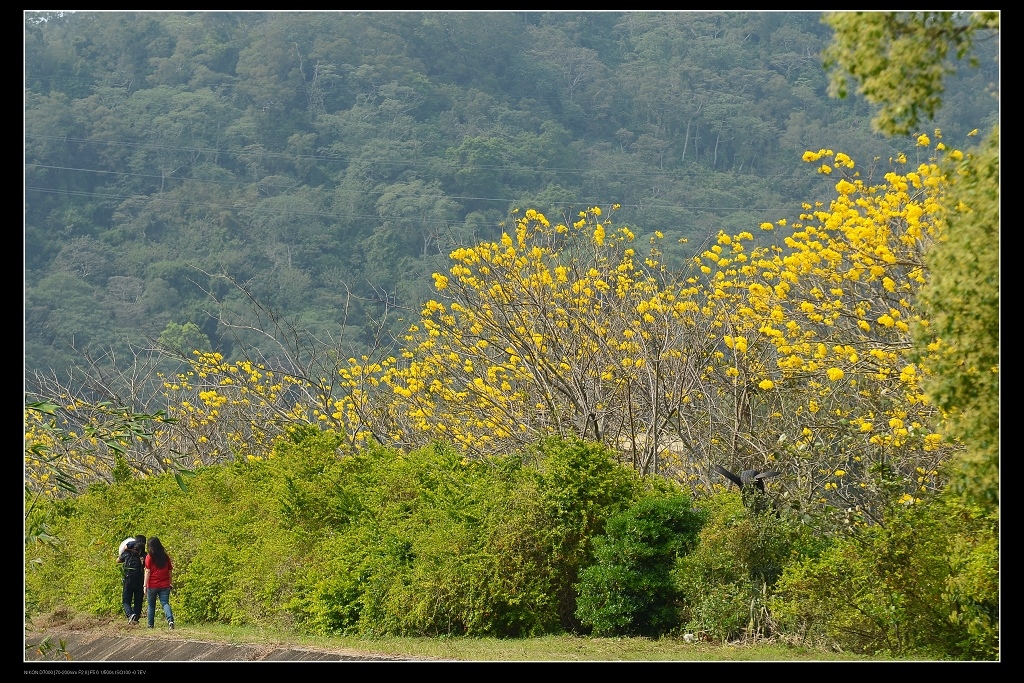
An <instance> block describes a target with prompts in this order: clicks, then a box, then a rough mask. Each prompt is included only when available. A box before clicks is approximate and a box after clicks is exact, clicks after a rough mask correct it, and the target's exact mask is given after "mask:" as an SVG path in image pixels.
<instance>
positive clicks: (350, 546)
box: [25, 428, 651, 636]
mask: <svg viewBox="0 0 1024 683" xmlns="http://www.w3.org/2000/svg"><path fill="white" fill-rule="evenodd" d="M266 455H267V456H268V457H267V458H266V459H264V460H262V461H238V462H235V463H232V464H230V465H224V466H215V467H206V468H199V469H198V470H197V471H196V473H195V476H194V477H191V478H190V479H189V488H188V491H187V492H186V491H183V490H182V489H180V488H179V487H178V485H177V483H176V482H175V480H174V478H173V476H172V475H170V474H167V475H159V476H153V477H148V478H145V479H131V480H128V481H124V482H119V483H115V484H111V485H97V486H95V487H93V488H92V489H91V490H90V491H88V492H87V493H85V494H82V495H80V496H77V497H75V498H73V499H69V500H67V501H49V502H47V503H44V504H42V505H41V506H38V509H36V510H34V511H33V512H32V519H31V523H32V525H33V528H43V526H45V527H46V528H48V529H50V532H51V534H52V535H53V536H56V537H57V538H58V539H59V541H58V542H56V543H54V544H53V545H49V544H47V543H44V542H42V541H38V542H37V541H35V540H33V541H32V545H31V553H30V552H28V550H29V547H28V546H27V547H26V559H25V570H26V587H25V592H26V601H27V603H28V604H30V605H31V606H32V608H33V609H41V610H42V609H50V610H52V609H56V608H59V607H68V608H71V609H74V610H77V611H86V612H91V613H95V614H107V615H114V614H119V613H120V597H121V596H120V587H119V577H120V574H119V572H118V571H117V566H116V564H115V562H114V560H115V557H114V555H115V551H116V548H117V545H118V543H119V542H120V541H121V540H122V539H123V538H125V537H126V536H128V535H135V534H137V533H144V534H146V535H147V536H154V535H155V536H159V537H160V538H161V540H162V541H163V542H164V545H165V546H166V548H167V550H168V553H169V554H170V555H171V557H172V558H173V560H174V565H175V576H174V583H175V587H176V589H177V590H176V591H175V593H174V594H173V595H172V605H173V607H174V609H175V612H176V617H177V619H178V620H180V621H183V622H185V623H187V622H189V621H204V622H209V621H220V622H225V623H231V624H250V625H261V624H267V625H271V624H274V625H280V624H284V625H289V624H295V625H297V626H298V627H299V628H302V629H305V630H308V631H313V632H317V633H352V634H364V635H436V634H453V635H454V634H465V635H492V636H529V635H538V634H542V633H553V632H559V631H563V630H566V629H575V628H577V627H578V625H579V624H578V621H577V620H576V617H575V610H576V597H575V592H574V590H573V586H574V584H575V583H577V582H578V577H579V573H580V571H581V570H583V569H584V568H585V567H587V566H588V565H589V564H591V563H592V562H593V555H592V546H591V539H592V538H593V537H594V536H595V535H597V534H600V533H602V532H603V531H604V525H605V520H606V519H607V518H608V517H609V516H610V515H613V514H615V513H616V512H619V511H621V510H623V509H625V508H627V507H628V506H629V505H631V504H632V503H633V502H634V501H635V500H636V499H637V497H638V496H640V495H641V493H643V492H644V491H645V490H650V488H651V486H650V485H649V484H647V483H644V482H642V481H641V480H640V479H639V478H638V477H637V476H636V475H635V474H634V473H633V472H632V471H631V470H629V469H628V468H627V467H624V466H622V465H619V464H617V463H616V462H614V460H613V459H612V457H611V455H610V453H609V452H608V451H607V450H605V449H603V448H602V447H600V446H597V445H593V444H587V443H584V442H581V441H557V440H553V441H545V442H543V443H541V444H538V446H537V447H536V448H534V449H531V450H529V452H526V453H523V454H521V455H517V456H510V457H507V458H502V459H495V460H486V461H485V460H468V459H466V458H465V457H463V455H461V454H460V453H457V452H455V451H454V450H453V449H451V448H447V447H443V446H437V447H429V448H422V449H419V450H417V451H415V452H412V453H407V454H403V453H399V452H397V451H393V450H390V449H385V448H369V449H367V450H364V451H362V452H358V453H348V452H344V451H343V450H342V449H341V448H340V440H339V439H338V437H337V435H335V434H332V433H330V432H320V431H319V430H316V429H309V428H300V429H297V430H293V431H291V432H289V433H288V434H287V435H286V436H285V437H283V438H282V439H280V440H279V441H278V442H277V443H276V444H275V446H274V450H273V452H272V453H268V454H266ZM32 538H33V539H38V538H41V537H40V536H39V535H38V534H34V535H33V537H32ZM37 560H38V561H37Z"/></svg>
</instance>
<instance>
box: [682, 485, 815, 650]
mask: <svg viewBox="0 0 1024 683" xmlns="http://www.w3.org/2000/svg"><path fill="white" fill-rule="evenodd" d="M701 507H702V508H703V509H704V510H706V512H707V514H708V521H707V523H706V524H705V525H704V527H703V529H702V530H701V532H700V540H699V543H698V544H697V547H696V548H695V549H694V551H693V552H692V553H690V554H688V555H685V556H681V557H680V558H679V560H678V562H677V563H676V566H675V568H674V570H673V576H674V578H675V581H676V582H677V586H678V590H679V593H680V597H681V603H682V619H683V623H684V625H685V628H686V630H688V631H692V632H695V633H703V634H706V635H708V636H711V637H713V638H716V639H719V640H723V641H724V640H730V639H734V638H739V637H741V636H743V635H747V636H757V635H766V634H768V633H769V632H770V630H771V616H770V614H769V612H768V609H767V605H766V600H767V598H768V596H769V595H770V594H771V591H772V587H773V586H774V584H775V582H776V581H777V580H778V578H779V576H780V575H781V574H782V571H783V568H784V567H785V566H786V564H787V562H789V561H790V559H791V555H792V551H793V547H794V544H795V543H796V542H797V540H798V538H799V534H800V533H801V529H800V527H799V526H798V525H796V524H795V523H793V522H790V521H788V520H787V519H785V518H781V517H778V516H776V515H775V514H773V513H767V514H755V513H751V512H750V511H749V510H747V509H746V508H745V507H744V506H743V502H742V499H741V497H740V494H738V493H719V494H717V495H715V496H713V497H712V498H709V499H707V500H704V501H701Z"/></svg>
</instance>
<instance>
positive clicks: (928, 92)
mask: <svg viewBox="0 0 1024 683" xmlns="http://www.w3.org/2000/svg"><path fill="white" fill-rule="evenodd" d="M825 21H826V23H828V24H829V25H830V26H832V28H834V29H835V37H834V38H833V41H832V43H831V44H830V45H829V46H828V47H827V48H826V49H825V52H824V55H823V56H824V63H825V68H826V69H832V74H831V80H830V83H829V91H830V92H831V93H832V94H833V95H838V96H839V97H846V94H847V92H848V88H849V86H848V79H851V78H852V79H853V80H854V81H855V82H856V83H857V92H858V93H860V94H862V95H864V97H865V98H867V100H868V101H869V102H871V103H872V104H880V105H881V109H880V110H879V112H878V114H877V115H876V116H875V119H874V124H875V126H876V127H877V128H878V129H879V130H881V131H883V132H885V133H887V134H889V135H906V134H908V133H911V132H912V131H913V130H914V127H915V126H917V125H918V123H919V122H920V121H921V119H922V118H924V117H927V118H929V119H932V118H934V117H935V112H936V110H937V109H938V108H939V106H940V104H941V102H942V93H943V90H944V80H945V79H946V77H948V76H949V75H951V74H953V73H955V69H954V68H953V66H952V63H951V61H947V57H948V56H949V54H950V52H952V53H954V54H955V56H956V59H961V58H963V57H964V56H965V55H967V54H968V53H969V52H970V50H971V46H972V42H973V40H974V38H975V34H977V33H978V32H979V31H981V30H983V29H993V30H998V28H999V15H998V13H997V12H971V13H964V12H834V13H831V14H828V15H827V16H826V18H825Z"/></svg>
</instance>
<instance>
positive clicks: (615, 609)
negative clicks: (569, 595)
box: [576, 494, 704, 636]
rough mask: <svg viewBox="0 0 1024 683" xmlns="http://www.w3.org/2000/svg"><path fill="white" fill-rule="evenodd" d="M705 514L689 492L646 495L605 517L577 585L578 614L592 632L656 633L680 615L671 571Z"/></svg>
mask: <svg viewBox="0 0 1024 683" xmlns="http://www.w3.org/2000/svg"><path fill="white" fill-rule="evenodd" d="M703 522H704V514H703V513H701V512H699V511H697V510H693V509H692V504H691V501H690V498H689V496H686V495H682V494H677V495H673V496H670V497H653V496H649V497H645V498H642V499H640V500H639V501H637V502H636V503H634V504H633V505H631V506H630V507H629V508H628V509H626V510H624V511H623V512H620V513H618V514H616V515H613V516H612V517H610V518H609V519H608V522H607V524H606V527H605V534H604V535H603V536H598V537H596V538H595V539H594V553H595V557H596V563H595V564H593V565H591V566H590V567H588V568H587V569H585V570H584V571H583V573H582V575H581V581H580V583H579V585H578V590H579V597H578V601H577V610H576V614H577V616H578V617H579V619H580V621H581V622H582V623H583V624H584V625H586V626H589V627H590V628H591V629H592V630H593V633H594V635H599V636H605V635H647V636H657V635H661V634H663V633H665V632H667V631H670V630H671V629H672V628H674V627H675V626H676V625H677V624H678V621H679V605H678V591H677V589H676V586H675V584H674V582H673V580H672V576H671V571H672V568H673V565H674V563H675V561H676V559H677V558H678V557H679V556H681V555H684V554H686V553H687V552H689V550H690V549H691V547H692V546H693V545H694V544H695V543H696V540H697V532H698V531H699V530H700V527H701V525H702V524H703Z"/></svg>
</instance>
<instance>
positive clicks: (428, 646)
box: [31, 613, 883, 662]
mask: <svg viewBox="0 0 1024 683" xmlns="http://www.w3.org/2000/svg"><path fill="white" fill-rule="evenodd" d="M176 625H177V629H176V630H175V631H167V630H165V629H160V630H159V631H158V632H156V633H154V634H153V637H160V638H180V639H187V640H200V641H211V642H221V643H231V644H235V645H242V644H246V645H274V646H283V647H300V648H314V649H324V650H342V651H344V650H357V651H361V652H368V653H375V654H389V655H399V656H406V657H414V658H417V659H439V660H457V661H508V662H512V661H521V662H531V661H536V662H541V661H579V662H587V661H601V662H605V661H764V662H767V661H805V662H815V661H839V660H845V661H879V660H880V659H883V658H879V657H868V656H862V655H856V654H852V653H843V652H835V651H828V650H823V649H815V648H810V647H802V646H796V645H789V644H786V643H781V642H767V641H761V642H756V643H725V644H723V643H711V642H698V643H693V644H690V643H686V642H684V641H683V640H682V639H681V638H661V639H658V640H652V639H649V638H588V637H579V636H570V635H561V636H543V637H538V638H523V639H499V638H462V637H439V638H425V637H424V638H377V639H366V638H359V637H355V636H310V635H302V634H298V633H295V632H293V631H288V630H284V629H274V628H258V627H252V626H232V625H230V624H214V623H210V624H188V623H178V624H176ZM58 627H62V628H68V629H72V630H78V629H90V630H99V631H109V632H110V633H111V635H123V634H122V631H125V632H127V631H129V627H127V626H126V625H125V624H122V623H121V620H113V619H107V618H101V617H95V616H86V615H74V616H73V615H69V614H67V613H63V614H51V615H41V616H38V617H36V618H35V619H33V622H32V625H31V630H33V631H41V630H47V629H53V628H58ZM130 632H131V635H135V636H141V637H148V635H149V634H147V633H145V632H144V631H143V632H140V631H139V630H138V629H131V630H130Z"/></svg>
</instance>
